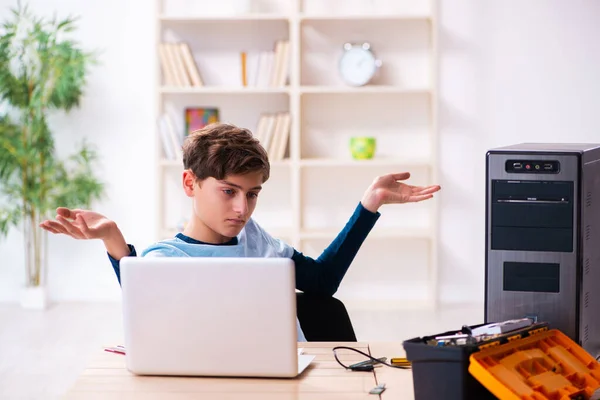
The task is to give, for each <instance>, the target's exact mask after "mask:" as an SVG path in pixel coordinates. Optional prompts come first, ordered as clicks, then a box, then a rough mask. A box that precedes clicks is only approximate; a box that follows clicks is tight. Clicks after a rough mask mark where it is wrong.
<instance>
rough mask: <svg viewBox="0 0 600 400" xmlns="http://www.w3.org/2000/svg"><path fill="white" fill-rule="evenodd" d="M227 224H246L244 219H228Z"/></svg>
mask: <svg viewBox="0 0 600 400" xmlns="http://www.w3.org/2000/svg"><path fill="white" fill-rule="evenodd" d="M227 222H230V223H232V224H235V225H243V224H244V220H243V219H237V218H233V219H228V220H227Z"/></svg>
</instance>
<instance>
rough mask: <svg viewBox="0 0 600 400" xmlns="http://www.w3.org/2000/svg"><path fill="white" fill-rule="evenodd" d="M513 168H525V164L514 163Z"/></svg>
mask: <svg viewBox="0 0 600 400" xmlns="http://www.w3.org/2000/svg"><path fill="white" fill-rule="evenodd" d="M513 168H514V169H521V168H523V164H521V163H520V162H516V163H513Z"/></svg>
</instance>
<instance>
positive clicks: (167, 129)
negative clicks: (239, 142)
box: [158, 108, 291, 161]
mask: <svg viewBox="0 0 600 400" xmlns="http://www.w3.org/2000/svg"><path fill="white" fill-rule="evenodd" d="M218 115H219V113H218V110H217V109H214V108H187V109H186V110H185V126H184V127H180V126H178V125H177V123H176V119H175V118H174V116H173V113H172V112H165V113H163V114H161V115H160V116H159V117H158V134H159V137H160V142H161V144H162V149H163V156H164V158H165V159H166V160H170V161H181V160H182V159H183V154H182V150H181V148H182V146H183V141H184V139H185V137H186V136H187V135H189V134H190V132H193V131H194V130H196V129H200V128H202V127H204V126H206V125H208V124H210V123H214V122H218ZM290 126H291V117H290V113H289V112H278V113H263V114H261V115H260V117H259V119H258V124H257V127H256V130H255V131H254V137H256V139H257V140H258V141H259V142H260V144H261V145H262V146H263V147H264V148H265V150H266V151H267V154H268V156H269V160H271V161H279V160H282V159H283V158H284V157H285V156H286V153H287V151H288V143H289V137H290Z"/></svg>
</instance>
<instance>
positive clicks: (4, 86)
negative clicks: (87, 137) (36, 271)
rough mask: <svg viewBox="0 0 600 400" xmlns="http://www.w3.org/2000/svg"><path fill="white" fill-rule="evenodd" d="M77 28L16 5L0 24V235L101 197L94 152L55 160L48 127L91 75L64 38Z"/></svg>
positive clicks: (89, 56) (82, 55)
mask: <svg viewBox="0 0 600 400" xmlns="http://www.w3.org/2000/svg"><path fill="white" fill-rule="evenodd" d="M26 21H29V22H26ZM76 21H77V18H75V17H71V16H69V17H67V18H63V19H57V18H56V17H54V18H52V19H43V18H41V17H37V16H35V15H33V14H32V13H31V12H30V10H29V8H28V7H27V6H21V4H19V5H18V7H17V8H16V9H13V10H12V15H11V16H10V17H9V19H8V20H7V21H5V22H4V23H2V26H3V27H4V32H3V34H2V36H0V100H3V101H4V102H5V103H6V104H8V106H9V108H8V111H7V113H6V114H5V115H0V236H2V235H5V234H6V233H7V231H8V228H9V227H10V226H11V225H16V224H18V223H19V221H20V220H21V219H22V218H23V216H24V215H25V214H26V213H30V212H35V214H37V215H43V214H46V213H47V212H48V211H50V210H54V209H55V208H56V207H57V206H66V207H82V206H89V205H90V203H91V201H92V200H97V199H100V198H101V196H102V193H103V191H104V184H103V183H102V182H100V181H99V180H98V178H97V177H96V175H95V170H96V169H95V164H96V162H97V158H98V157H97V153H96V152H95V150H94V149H92V148H91V147H90V146H88V145H86V144H85V143H84V144H83V145H82V146H81V147H80V149H78V151H77V152H76V153H75V154H74V155H72V156H70V157H67V158H66V159H65V160H60V159H59V158H58V157H57V154H56V152H55V149H54V137H53V134H52V131H51V128H50V127H49V126H48V123H47V113H48V112H49V110H51V109H55V110H61V111H65V112H68V111H69V110H70V109H72V108H74V107H77V106H78V105H79V104H80V102H81V96H82V93H83V89H84V87H85V85H86V77H87V72H88V68H89V66H90V65H92V64H94V63H96V57H95V55H94V54H93V53H91V52H86V51H84V50H83V49H81V48H80V46H79V45H78V44H77V43H76V42H75V41H73V40H72V39H69V38H68V37H67V33H70V32H73V31H74V30H75V29H76V24H75V22H76ZM8 112H10V114H9V113H8Z"/></svg>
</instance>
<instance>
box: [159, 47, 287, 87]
mask: <svg viewBox="0 0 600 400" xmlns="http://www.w3.org/2000/svg"><path fill="white" fill-rule="evenodd" d="M290 53H291V49H290V42H289V40H277V41H276V42H275V44H274V50H266V51H254V52H246V51H243V52H241V53H240V69H241V74H240V77H241V79H240V81H241V82H240V83H241V85H242V86H255V87H282V86H286V84H287V82H288V77H289V70H290ZM158 54H159V60H160V66H161V71H162V75H163V83H164V85H166V86H172V87H202V86H204V85H205V82H204V81H203V79H202V77H201V74H200V70H199V68H198V64H197V62H196V60H195V58H194V55H193V54H192V52H191V50H190V46H189V45H188V44H187V43H185V42H177V43H166V42H163V43H160V44H159V47H158ZM237 79H238V78H237V77H236V78H235V80H237Z"/></svg>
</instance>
